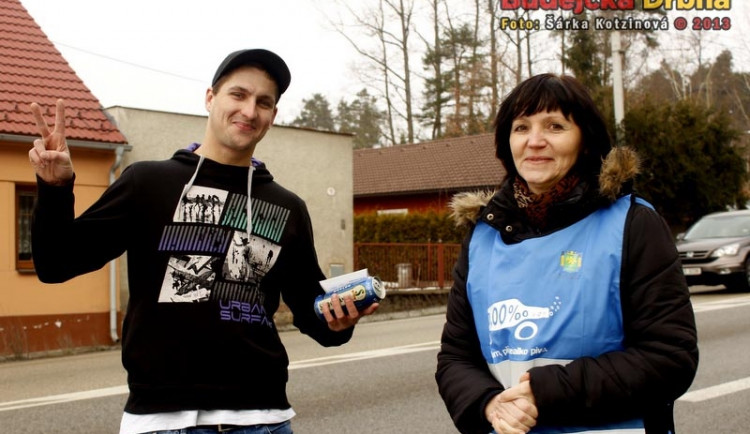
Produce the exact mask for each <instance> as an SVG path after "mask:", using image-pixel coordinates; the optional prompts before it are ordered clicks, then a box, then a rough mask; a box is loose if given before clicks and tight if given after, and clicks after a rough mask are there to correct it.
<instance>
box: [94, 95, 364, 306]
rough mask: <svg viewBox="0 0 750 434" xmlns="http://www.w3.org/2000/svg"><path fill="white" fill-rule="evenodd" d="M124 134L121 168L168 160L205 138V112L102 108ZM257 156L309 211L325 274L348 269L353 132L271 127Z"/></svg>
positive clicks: (123, 297) (123, 291)
mask: <svg viewBox="0 0 750 434" xmlns="http://www.w3.org/2000/svg"><path fill="white" fill-rule="evenodd" d="M106 112H107V114H108V115H109V116H110V117H111V119H112V120H113V121H114V123H115V124H116V125H117V127H118V129H119V130H120V131H121V132H122V133H123V134H124V135H125V136H126V137H127V138H128V142H129V143H130V145H131V146H132V151H131V152H126V153H125V154H124V156H123V167H126V166H127V165H129V164H131V163H133V162H136V161H143V160H161V159H167V158H170V157H171V156H172V154H173V153H174V152H175V151H176V150H178V149H181V148H185V147H187V146H188V145H190V144H191V143H194V142H198V143H200V141H201V140H202V139H203V132H204V131H205V127H206V119H207V118H206V116H197V115H185V114H178V113H167V112H158V111H152V110H140V109H133V108H125V107H111V108H109V109H107V110H106ZM255 157H256V158H258V159H259V160H261V161H263V162H264V163H266V166H267V167H268V169H269V170H270V172H271V174H272V175H273V176H274V179H275V180H276V181H277V182H278V183H280V184H281V185H282V186H284V187H286V188H287V189H289V190H291V191H293V192H295V193H297V194H298V195H299V196H300V197H301V198H302V199H303V200H305V202H306V203H307V207H308V209H309V211H310V217H311V219H312V223H313V233H314V235H315V247H316V250H317V252H318V262H319V263H320V267H321V269H322V270H323V272H324V273H325V274H326V276H327V277H332V276H336V275H339V274H342V273H345V272H350V271H353V270H352V262H353V260H352V251H353V231H352V224H353V223H352V222H353V187H352V136H351V135H346V134H338V133H330V132H322V131H315V130H310V129H302V128H296V127H286V126H280V125H274V126H273V127H272V128H271V129H270V130H269V132H268V133H267V134H266V137H265V138H264V139H263V140H262V141H261V142H260V143H259V144H258V147H257V148H256V150H255ZM120 265H121V270H122V272H121V273H120V288H121V303H122V305H123V306H125V305H126V302H127V297H128V286H127V268H126V267H127V265H126V263H125V261H124V260H122V261H121V262H120Z"/></svg>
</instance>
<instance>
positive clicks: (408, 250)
mask: <svg viewBox="0 0 750 434" xmlns="http://www.w3.org/2000/svg"><path fill="white" fill-rule="evenodd" d="M460 250H461V245H460V244H447V243H355V244H354V269H355V270H360V269H362V268H367V269H368V271H369V273H370V275H371V276H377V277H379V278H380V279H381V280H382V281H383V282H384V283H385V284H386V287H387V288H389V289H417V288H421V289H425V288H435V289H442V288H449V287H450V286H451V284H452V283H453V278H452V276H451V273H452V271H453V265H454V264H455V263H456V260H457V259H458V254H459V252H460Z"/></svg>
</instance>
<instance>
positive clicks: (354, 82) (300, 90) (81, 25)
mask: <svg viewBox="0 0 750 434" xmlns="http://www.w3.org/2000/svg"><path fill="white" fill-rule="evenodd" d="M416 1H417V4H418V5H419V4H421V5H422V6H423V8H424V9H427V8H428V4H427V1H426V0H416ZM451 1H453V0H449V3H451ZM455 1H458V0H455ZM498 1H499V0H498ZM748 1H749V0H734V1H733V2H732V3H733V7H732V10H731V11H730V12H724V11H697V12H696V14H698V15H700V16H707V17H730V18H731V19H732V23H731V24H732V29H731V31H729V32H721V31H709V32H703V33H704V34H705V36H706V37H710V38H713V39H714V40H715V41H717V44H718V46H720V47H721V46H729V45H730V42H731V43H732V44H735V45H736V44H739V45H740V46H742V47H743V49H742V50H739V51H738V52H737V53H736V54H735V63H736V64H737V63H743V64H745V65H750V36H749V35H750V14H748V12H747V9H748V4H747V3H748ZM21 3H22V4H23V5H24V7H26V9H27V10H28V11H29V13H30V14H31V16H32V17H33V18H34V20H35V21H36V22H37V23H38V24H39V25H40V26H41V28H42V30H43V31H44V32H45V33H46V34H47V36H48V38H49V39H50V40H51V41H52V42H53V43H54V44H55V45H56V47H57V48H58V49H59V50H60V52H61V53H62V54H63V56H64V57H65V58H66V60H67V61H68V63H70V65H71V66H72V67H73V69H74V70H75V71H76V73H77V74H78V76H79V77H80V78H81V79H82V80H83V81H84V83H86V85H87V86H88V87H89V88H90V89H91V90H92V91H93V93H94V95H95V96H96V97H97V98H98V99H99V100H100V102H101V103H102V105H103V106H104V107H110V106H115V105H119V106H126V107H134V108H145V109H153V110H161V111H172V112H180V113H192V114H201V115H203V114H205V110H204V105H203V98H204V94H205V90H206V88H207V87H208V85H209V83H210V80H211V78H212V77H213V74H214V71H215V68H216V66H218V64H219V63H220V62H221V60H222V59H223V58H224V57H225V56H226V54H228V53H229V52H231V51H234V50H237V49H240V48H250V47H263V48H268V49H270V50H272V51H275V52H276V53H277V54H279V55H280V56H281V57H283V58H284V59H285V60H286V62H287V64H288V65H289V67H290V69H291V71H292V83H291V86H290V87H289V90H288V91H287V93H286V94H285V95H284V97H283V98H282V100H281V103H280V105H279V116H278V117H277V119H276V120H277V122H278V123H282V124H288V123H289V122H291V121H292V120H293V119H294V117H296V115H297V114H299V111H300V109H301V107H302V99H303V98H309V97H310V96H311V95H312V94H313V93H322V94H323V95H325V96H326V97H327V98H328V101H329V102H330V103H331V105H332V108H335V106H336V104H337V103H338V101H339V100H340V99H341V98H342V97H344V98H346V99H347V100H351V99H352V98H353V95H355V94H356V93H357V92H358V91H359V90H361V89H362V87H363V85H362V84H361V83H359V81H358V79H357V74H356V73H355V72H354V71H355V66H356V64H357V63H359V64H360V66H361V65H362V63H363V60H362V58H361V56H359V55H358V54H357V53H356V52H355V50H354V49H353V48H352V47H351V45H350V44H349V42H347V41H346V40H345V39H344V38H343V37H342V36H341V35H340V34H338V33H337V32H335V31H334V30H332V29H331V25H330V24H328V19H327V16H326V14H328V15H333V14H335V13H336V12H335V11H333V10H332V8H334V6H333V5H334V3H333V2H332V1H331V0H211V1H200V0H192V1H191V0H187V1H186V0H57V1H56V0H21ZM359 3H360V2H356V1H355V2H352V3H351V4H352V5H353V6H354V7H356V6H357V5H358V4H359ZM461 3H466V2H465V1H464V2H461ZM323 9H326V10H325V11H323ZM424 14H426V11H425V12H424ZM694 15H695V14H694ZM673 19H674V18H673V17H671V18H670V30H669V33H670V35H674V36H676V37H681V36H685V35H686V34H687V33H688V32H691V30H690V29H687V30H685V31H683V32H678V31H676V30H674V28H673ZM413 40H418V39H416V36H414V37H413ZM676 56H677V57H679V56H681V54H679V53H678V54H676ZM709 60H713V58H711V59H709ZM417 61H418V59H417V60H415V62H417ZM743 70H744V71H750V66H748V67H747V68H744V69H743ZM420 71H421V68H420ZM539 72H541V71H539Z"/></svg>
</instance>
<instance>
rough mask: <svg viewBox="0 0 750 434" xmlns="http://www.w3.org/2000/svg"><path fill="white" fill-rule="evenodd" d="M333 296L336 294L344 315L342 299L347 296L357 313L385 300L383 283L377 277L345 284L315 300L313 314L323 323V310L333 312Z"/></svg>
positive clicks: (344, 306)
mask: <svg viewBox="0 0 750 434" xmlns="http://www.w3.org/2000/svg"><path fill="white" fill-rule="evenodd" d="M333 294H338V296H339V301H340V302H341V307H342V308H343V309H344V312H345V313H346V305H345V304H344V297H345V296H346V295H348V296H349V297H351V299H352V300H354V306H356V307H357V311H360V312H361V311H363V310H365V309H367V307H368V306H370V305H371V304H373V303H375V302H378V301H380V300H382V299H384V298H385V287H384V286H383V282H382V281H381V280H380V279H378V278H377V277H372V276H368V277H366V278H364V279H361V280H357V281H354V282H350V283H347V284H346V285H343V286H341V287H340V288H335V289H334V290H332V291H331V292H328V293H326V294H321V295H319V296H317V297H316V298H315V304H314V306H315V313H316V314H318V318H320V319H322V320H324V321H325V317H324V316H323V310H326V309H327V310H328V311H329V312H332V311H333V303H332V301H331V297H332V296H333Z"/></svg>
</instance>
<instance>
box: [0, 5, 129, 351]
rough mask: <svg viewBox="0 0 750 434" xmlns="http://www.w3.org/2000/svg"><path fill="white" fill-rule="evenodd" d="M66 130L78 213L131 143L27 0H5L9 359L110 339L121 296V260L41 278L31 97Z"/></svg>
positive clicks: (4, 347)
mask: <svg viewBox="0 0 750 434" xmlns="http://www.w3.org/2000/svg"><path fill="white" fill-rule="evenodd" d="M58 98H63V99H64V100H65V103H66V124H65V132H66V136H67V138H68V145H69V147H70V149H71V153H72V154H73V155H74V159H75V168H76V186H75V194H76V204H75V205H76V213H81V212H82V211H83V210H84V209H86V208H87V207H88V206H89V205H91V204H92V203H93V201H94V200H95V199H96V198H98V197H99V196H100V195H101V194H102V192H103V191H104V190H105V189H106V187H107V186H108V185H109V183H110V182H111V181H112V180H114V178H115V176H116V174H117V171H118V167H119V163H120V159H121V156H122V154H123V151H126V150H129V149H130V145H128V142H127V140H126V138H125V137H124V136H123V135H122V134H121V133H120V131H118V129H117V127H116V126H115V125H114V124H113V123H112V122H110V120H109V119H108V118H107V116H106V114H105V112H104V110H103V109H102V107H101V104H100V103H99V101H98V100H97V98H96V97H95V96H94V95H92V93H91V91H90V90H89V89H88V88H87V87H86V85H85V84H84V83H83V82H82V81H81V79H80V78H78V76H77V75H76V73H75V72H74V71H73V69H72V68H71V67H70V65H68V63H67V62H66V61H65V59H64V58H63V57H62V55H61V54H60V52H59V51H58V50H57V49H56V48H55V46H54V45H53V44H52V43H51V42H50V41H49V39H48V38H47V36H46V35H45V34H44V32H43V31H42V29H41V28H40V27H39V26H38V25H37V23H36V22H35V21H34V19H33V18H32V17H31V16H29V13H28V12H27V10H26V9H25V8H24V7H23V6H22V5H21V3H20V1H19V0H0V225H1V226H2V227H3V228H4V229H3V230H2V231H0V282H2V283H0V358H3V357H13V356H24V355H27V354H29V353H34V352H43V351H44V352H46V351H54V350H69V349H71V348H73V347H82V346H85V347H91V346H98V345H104V344H111V343H112V341H113V340H116V339H117V336H118V330H117V325H118V324H119V304H118V300H119V299H118V295H117V290H118V287H117V278H116V273H115V271H116V270H115V269H114V268H112V265H110V266H107V267H104V268H103V269H102V270H99V271H96V272H93V273H90V274H88V275H86V276H82V277H79V278H75V279H72V280H70V281H69V282H66V283H62V284H59V285H45V284H42V283H41V282H39V280H38V279H37V277H36V274H35V272H34V266H33V263H32V260H31V235H30V230H29V226H30V221H31V211H32V209H33V205H34V200H35V197H36V179H35V175H34V171H33V169H32V168H31V166H30V164H29V157H28V151H29V149H30V148H31V146H32V144H33V141H34V139H36V138H37V137H38V131H37V129H36V124H35V121H34V117H33V116H32V114H31V111H30V109H29V105H30V104H31V103H32V102H37V103H39V104H40V105H41V106H42V107H43V108H44V114H45V118H46V120H47V123H48V124H50V125H52V124H53V123H54V122H55V114H54V113H55V109H54V107H55V101H56V100H57V99H58Z"/></svg>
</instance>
